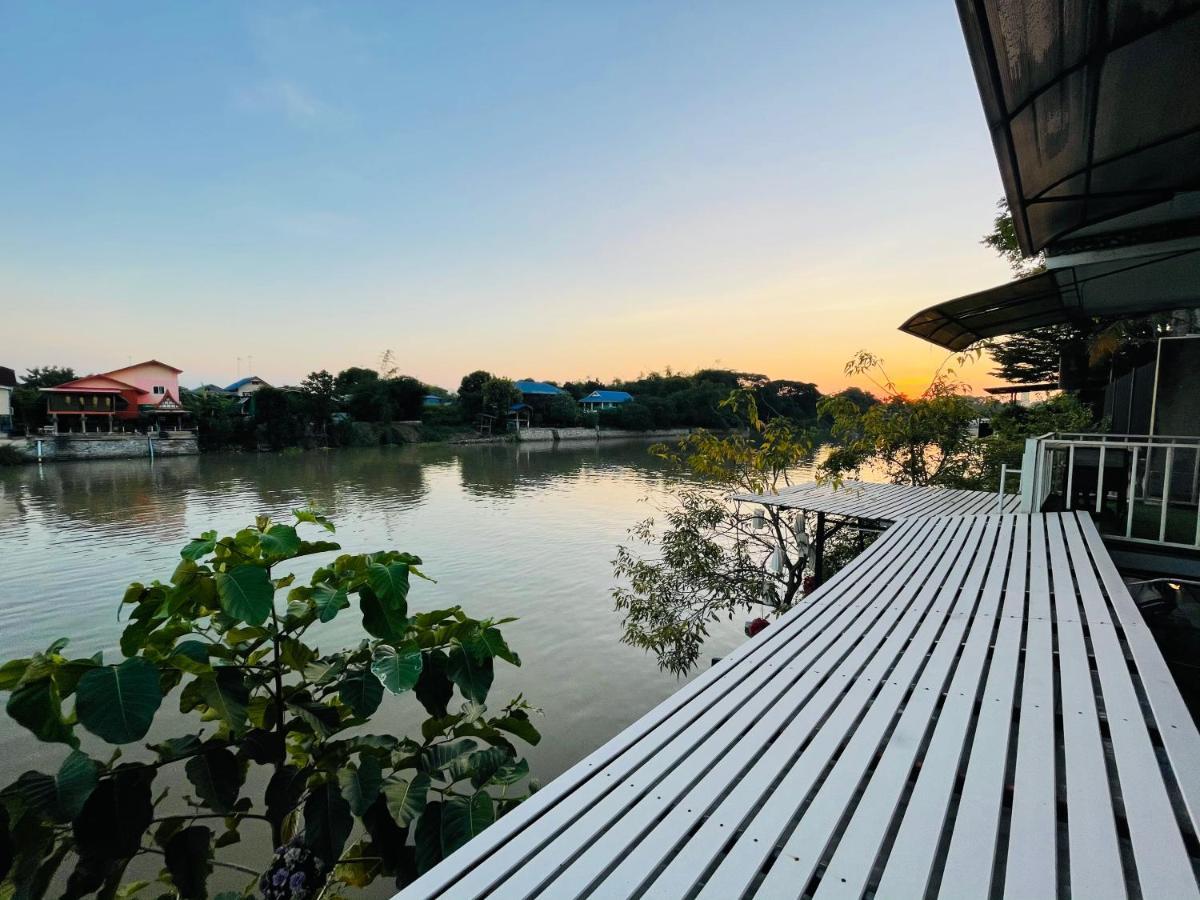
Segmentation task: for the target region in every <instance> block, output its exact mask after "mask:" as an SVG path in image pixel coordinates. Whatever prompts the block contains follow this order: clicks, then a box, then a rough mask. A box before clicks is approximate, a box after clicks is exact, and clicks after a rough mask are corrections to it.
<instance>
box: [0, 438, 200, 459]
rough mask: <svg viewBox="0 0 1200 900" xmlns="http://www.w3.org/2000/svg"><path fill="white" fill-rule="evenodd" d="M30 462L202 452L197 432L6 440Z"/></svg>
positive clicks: (133, 457) (185, 454) (127, 457)
mask: <svg viewBox="0 0 1200 900" xmlns="http://www.w3.org/2000/svg"><path fill="white" fill-rule="evenodd" d="M5 443H6V444H7V445H8V446H10V447H12V448H14V449H15V450H16V451H17V452H18V453H20V454H21V455H22V456H23V457H25V458H26V459H27V460H29V461H30V462H34V461H37V460H41V461H42V462H56V461H58V462H65V461H67V460H78V459H136V458H138V457H149V456H151V454H152V453H153V455H154V456H191V455H193V454H196V453H199V452H200V448H199V447H198V446H197V444H196V435H194V434H189V433H186V432H169V433H166V434H163V435H152V436H149V435H144V434H50V435H44V436H41V437H32V438H21V439H17V440H10V441H7V442H5Z"/></svg>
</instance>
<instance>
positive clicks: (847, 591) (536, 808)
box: [405, 522, 944, 896]
mask: <svg viewBox="0 0 1200 900" xmlns="http://www.w3.org/2000/svg"><path fill="white" fill-rule="evenodd" d="M914 524H915V525H916V526H917V527H914V528H912V529H910V530H908V531H906V532H905V531H901V532H898V533H897V534H896V535H895V538H896V540H894V541H876V542H875V543H874V544H872V545H871V546H870V547H869V548H868V549H867V551H866V552H865V553H864V554H863V556H860V557H859V560H858V561H859V562H861V563H862V564H861V565H856V566H853V567H847V568H844V569H842V570H841V571H840V572H838V573H837V574H836V575H835V576H834V577H833V578H832V579H830V580H829V581H828V582H827V583H826V584H825V585H823V586H822V588H821V589H820V591H818V592H817V593H816V594H814V596H813V597H812V598H811V600H810V602H808V603H806V604H804V605H803V606H801V607H799V608H797V609H796V610H793V611H792V612H790V613H788V614H787V615H786V616H785V617H783V618H782V619H781V620H780V621H779V622H777V623H776V624H775V625H774V626H772V627H771V628H770V629H768V630H767V631H766V632H765V633H764V634H763V635H761V636H760V637H761V638H765V640H758V639H756V640H754V641H747V642H746V643H745V644H743V645H741V647H739V648H738V649H737V650H736V651H734V652H733V653H732V654H730V655H729V656H728V657H726V659H725V660H723V661H722V662H721V663H720V664H719V665H717V666H714V667H712V668H711V669H709V670H708V671H707V672H705V673H704V674H702V675H700V676H699V677H697V678H696V679H695V680H694V681H692V682H690V683H689V684H688V685H686V686H685V687H684V688H682V689H681V690H680V691H679V692H677V693H676V694H675V695H673V696H672V697H671V698H669V699H668V700H667V701H665V702H664V703H662V704H660V705H659V706H658V707H656V708H655V709H654V710H653V711H651V712H650V713H649V714H647V716H645V717H644V718H642V719H640V720H639V721H638V722H635V723H634V724H633V725H631V726H630V727H629V728H628V729H626V730H625V731H624V732H622V733H621V734H620V735H618V736H617V738H614V740H613V741H610V742H609V743H608V744H606V745H605V746H603V747H601V748H600V749H599V750H597V751H595V752H594V753H592V754H591V755H590V756H588V757H587V758H585V759H584V760H583V761H581V762H580V763H577V764H576V765H575V766H573V767H572V768H571V769H570V770H568V771H567V772H566V773H564V774H563V775H562V776H560V777H559V778H557V779H555V780H554V781H553V782H551V783H550V784H549V785H547V786H546V787H545V788H543V789H542V790H541V791H539V792H538V793H537V794H536V795H534V797H532V798H531V799H530V800H529V801H527V802H526V803H523V804H521V805H520V806H519V807H518V808H517V809H516V810H515V811H513V812H512V813H510V814H509V815H508V816H506V817H505V819H504V824H505V826H506V827H505V828H504V829H503V834H504V837H503V838H501V837H500V834H501V829H499V828H493V829H489V830H488V831H485V832H484V833H483V834H482V835H481V836H480V837H478V838H476V839H475V840H473V841H471V843H470V844H468V845H467V846H466V847H464V848H462V849H461V850H459V851H457V852H456V853H455V854H454V857H453V859H454V861H455V863H456V865H454V866H451V865H448V863H449V862H450V860H447V863H444V864H443V865H442V866H439V867H438V868H437V869H435V870H434V871H432V872H429V873H427V874H426V875H425V876H422V878H421V879H419V880H418V881H417V882H415V883H414V884H413V885H411V886H410V887H409V888H408V889H407V890H406V891H405V896H435V895H436V894H437V892H438V891H440V890H445V889H447V888H449V887H450V886H451V885H452V884H453V885H454V886H455V892H456V893H460V892H461V893H462V895H464V896H470V895H471V889H470V885H466V886H463V885H462V884H461V883H459V884H455V883H456V882H459V881H460V879H462V878H463V873H464V872H467V871H470V873H471V874H470V877H471V879H472V883H474V881H476V880H481V879H489V878H490V879H491V881H492V882H494V881H496V880H499V879H501V878H503V877H504V874H505V872H504V871H503V870H501V866H500V863H498V862H497V860H496V859H489V860H488V865H487V866H486V868H479V869H477V868H476V866H477V864H478V862H479V861H481V860H482V859H484V858H485V857H488V856H489V855H491V854H493V853H494V852H495V851H496V850H497V849H500V850H502V851H504V852H506V853H509V851H510V850H511V848H512V845H513V844H515V843H516V842H517V841H522V842H524V843H525V844H529V843H531V842H530V841H529V839H528V838H526V837H525V835H526V834H527V832H529V831H530V829H531V828H533V827H538V828H539V829H541V830H545V829H547V825H546V822H547V821H549V817H550V816H555V817H557V818H556V820H555V821H562V820H563V819H564V818H565V819H568V820H569V818H570V816H572V815H573V814H574V812H573V811H575V810H580V809H583V808H586V803H587V802H588V801H589V799H590V797H591V796H592V793H594V792H595V791H596V788H595V785H596V784H598V782H599V780H600V779H601V778H602V777H605V776H604V775H602V774H601V773H605V772H607V771H608V770H609V767H611V766H619V767H623V768H620V769H619V771H620V772H622V774H623V773H624V772H625V771H627V768H628V767H629V766H636V765H637V764H639V763H640V761H641V760H642V759H644V758H645V757H646V756H648V755H649V754H651V753H652V752H653V751H655V750H656V749H657V748H658V747H659V746H662V744H663V743H665V742H666V741H667V740H669V738H670V737H671V736H672V735H673V734H674V733H675V731H673V730H672V729H678V728H680V727H682V726H680V725H678V724H677V721H678V720H681V719H682V721H684V724H685V725H686V723H687V722H689V721H691V719H689V718H687V715H688V708H689V707H690V706H692V705H693V703H694V704H695V705H700V706H702V707H704V708H707V707H709V706H712V705H714V704H716V703H719V702H720V700H721V698H722V697H724V695H725V694H726V693H727V692H728V691H729V690H731V689H733V687H735V686H736V685H737V684H739V683H740V682H741V681H742V680H744V678H745V677H746V673H747V672H748V671H751V670H752V669H753V668H754V667H756V666H758V665H762V664H764V663H765V662H766V661H769V659H770V658H771V657H772V656H773V655H774V654H776V653H777V652H787V650H788V648H789V646H790V644H791V643H792V642H793V641H795V640H802V639H803V638H804V634H803V632H804V630H805V629H804V626H806V625H809V624H811V625H812V626H813V627H814V628H819V627H822V626H823V624H824V619H823V618H822V617H823V616H828V615H835V614H839V613H841V612H842V609H841V607H842V605H843V602H842V601H843V600H844V598H845V597H847V596H849V597H851V599H853V600H855V601H856V602H858V603H859V604H861V605H862V606H866V605H869V604H870V603H871V602H872V598H871V597H865V598H864V597H855V596H854V595H853V589H854V587H855V586H856V585H857V584H858V583H859V582H860V581H861V580H862V579H864V578H868V577H872V576H873V573H874V572H875V571H877V570H882V571H889V570H890V571H894V570H895V569H896V568H898V567H900V566H901V565H902V562H903V557H904V556H905V554H906V553H908V554H909V555H912V553H910V552H909V551H915V550H916V548H917V547H918V546H919V545H920V542H921V540H922V539H923V538H924V537H925V536H926V535H927V534H928V533H931V532H933V531H937V530H941V528H943V527H944V525H942V524H940V523H934V522H924V523H914ZM739 664H740V665H739ZM735 667H737V669H736V671H735ZM726 676H728V677H726ZM699 714H700V713H699V712H693V713H692V717H694V716H697V715H699ZM635 747H636V751H637V752H636V753H632V754H627V753H626V751H628V750H629V749H631V748H635ZM631 761H632V762H631ZM532 843H536V841H534V842H532ZM459 857H461V860H460V859H459Z"/></svg>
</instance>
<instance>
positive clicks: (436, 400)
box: [425, 394, 450, 406]
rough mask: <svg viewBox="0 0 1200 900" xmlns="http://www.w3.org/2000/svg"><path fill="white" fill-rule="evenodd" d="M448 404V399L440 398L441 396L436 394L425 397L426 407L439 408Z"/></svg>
mask: <svg viewBox="0 0 1200 900" xmlns="http://www.w3.org/2000/svg"><path fill="white" fill-rule="evenodd" d="M449 402H450V400H449V398H447V397H441V396H438V395H437V394H426V395H425V405H426V406H441V405H442V404H443V403H449Z"/></svg>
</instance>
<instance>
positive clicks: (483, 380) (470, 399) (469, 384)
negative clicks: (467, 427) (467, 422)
mask: <svg viewBox="0 0 1200 900" xmlns="http://www.w3.org/2000/svg"><path fill="white" fill-rule="evenodd" d="M494 377H495V376H494V375H492V373H491V372H485V371H484V370H483V369H477V370H476V371H474V372H471V373H470V374H468V375H464V376H463V377H462V381H461V382H460V383H459V385H458V402H459V404H460V405H461V406H462V408H463V413H464V414H465V415H466V416H467V418H468V419H473V418H474V417H475V416H477V415H479V414H480V413H481V412H483V386H484V385H485V384H487V383H488V382H489V381H491V380H492V379H493V378H494Z"/></svg>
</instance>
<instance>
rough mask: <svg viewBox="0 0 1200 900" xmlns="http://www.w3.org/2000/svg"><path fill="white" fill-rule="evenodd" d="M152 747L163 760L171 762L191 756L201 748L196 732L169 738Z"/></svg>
mask: <svg viewBox="0 0 1200 900" xmlns="http://www.w3.org/2000/svg"><path fill="white" fill-rule="evenodd" d="M150 749H151V750H153V751H154V752H155V753H157V754H158V758H159V760H160V761H161V762H171V761H172V760H176V759H181V758H182V757H184V756H189V755H191V754H192V753H195V752H196V751H197V750H199V749H200V738H198V737H197V736H196V735H194V734H185V735H184V736H183V737H177V738H168V739H167V740H165V741H162V742H160V743H157V744H154V745H153V746H152V747H151V748H150Z"/></svg>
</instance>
